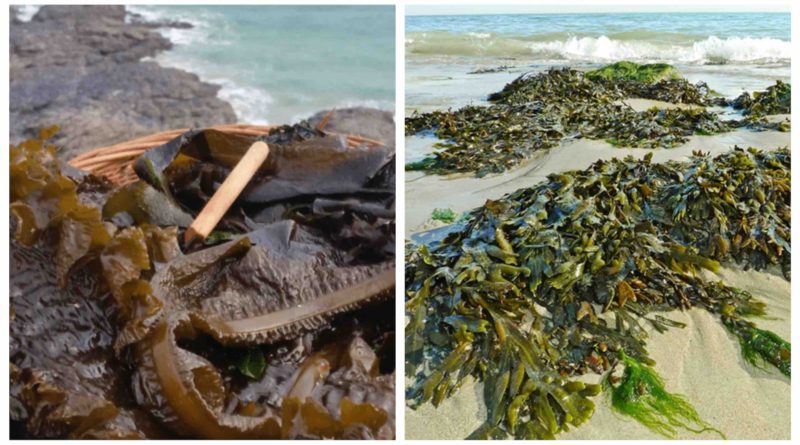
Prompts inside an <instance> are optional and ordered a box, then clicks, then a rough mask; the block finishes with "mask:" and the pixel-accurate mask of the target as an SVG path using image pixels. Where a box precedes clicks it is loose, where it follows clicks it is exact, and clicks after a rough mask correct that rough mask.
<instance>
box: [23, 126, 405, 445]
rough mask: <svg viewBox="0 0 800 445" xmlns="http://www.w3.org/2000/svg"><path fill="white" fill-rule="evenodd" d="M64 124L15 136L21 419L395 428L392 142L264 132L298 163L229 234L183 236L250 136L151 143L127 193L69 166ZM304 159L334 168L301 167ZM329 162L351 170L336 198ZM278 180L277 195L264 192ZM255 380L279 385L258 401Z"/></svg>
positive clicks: (244, 427)
mask: <svg viewBox="0 0 800 445" xmlns="http://www.w3.org/2000/svg"><path fill="white" fill-rule="evenodd" d="M55 131H56V129H45V130H43V131H42V132H41V138H40V139H36V140H31V141H26V142H24V143H22V144H20V145H18V146H12V147H11V156H10V157H11V176H12V178H13V180H12V184H11V197H12V201H11V213H12V216H13V217H12V221H11V223H12V224H11V226H12V231H13V234H14V237H13V239H12V243H11V254H12V260H13V261H12V264H13V267H14V268H15V270H16V271H17V274H16V275H15V276H12V278H11V289H12V292H11V294H12V295H13V298H12V300H11V311H12V313H17V314H18V316H17V318H16V319H12V320H11V336H12V346H11V349H12V358H11V361H12V374H11V386H12V404H13V406H14V410H15V412H14V414H13V415H12V423H14V425H15V428H17V429H18V430H20V431H22V432H23V434H24V435H26V436H31V437H36V438H43V437H45V438H64V437H71V438H160V437H169V436H170V435H173V436H175V435H177V436H181V437H206V438H241V437H246V438H296V437H304V438H310V437H319V438H322V437H325V438H334V437H336V438H383V439H388V438H391V437H393V436H394V420H393V414H394V411H393V410H394V391H393V384H392V381H393V379H394V375H393V369H392V367H393V364H392V361H390V360H386V361H385V362H384V363H385V365H384V366H383V367H382V366H381V360H382V359H383V358H385V357H386V356H387V354H392V351H391V350H390V349H388V350H387V346H386V338H387V335H389V334H390V332H392V331H393V329H394V324H393V320H394V317H393V316H390V315H391V312H390V309H389V305H386V304H384V302H385V301H386V300H387V299H389V298H390V297H391V295H392V294H393V288H394V266H393V264H394V263H393V260H394V251H393V249H394V175H393V173H392V171H393V169H394V168H393V167H394V157H393V155H392V154H391V153H389V152H387V151H386V150H385V149H378V150H376V152H374V153H369V152H368V150H367V149H366V148H365V147H363V146H360V147H352V148H350V149H349V150H350V151H349V152H345V151H344V150H342V149H341V147H340V144H341V143H342V141H341V140H340V139H341V138H338V137H333V136H331V137H329V138H328V139H325V138H327V136H324V135H321V134H319V132H316V131H313V130H309V129H307V128H306V127H305V126H302V125H301V126H297V127H285V128H279V129H277V130H276V131H274V132H273V133H271V134H270V135H269V136H267V138H268V139H269V140H270V141H271V143H272V144H274V145H275V147H276V153H277V154H278V155H280V154H281V153H283V155H285V156H278V155H276V157H278V158H280V160H281V166H282V167H283V169H280V168H278V169H273V170H269V171H268V172H266V173H264V175H263V176H259V177H258V178H257V179H256V182H257V183H255V184H252V187H251V189H250V190H251V191H253V194H252V195H248V198H247V199H242V200H239V201H237V202H236V203H235V205H234V207H233V208H232V211H231V212H230V213H229V214H228V215H227V216H226V219H225V221H223V224H222V227H220V228H219V230H217V231H216V233H215V234H214V237H212V238H213V239H211V240H207V241H208V242H207V243H201V244H197V245H188V246H187V245H181V244H180V243H179V239H180V238H182V237H180V236H179V232H180V230H182V227H185V225H186V223H187V222H191V220H192V219H193V218H194V216H193V215H195V214H196V212H197V211H198V207H199V206H200V205H202V204H203V202H204V199H207V197H208V196H209V193H213V190H214V186H215V182H216V181H217V180H218V179H219V177H220V176H219V175H220V174H224V173H226V172H227V170H228V169H229V168H230V165H231V163H235V162H236V160H237V158H236V156H237V154H239V155H240V154H241V153H243V151H244V149H246V148H247V146H248V144H249V143H251V142H252V141H251V140H250V139H247V138H239V137H235V136H230V137H229V136H228V135H224V134H221V133H219V132H214V131H213V130H210V131H208V132H205V131H191V132H189V133H187V134H185V135H182V136H180V137H178V138H177V139H175V140H174V141H171V142H170V143H168V144H166V145H165V146H163V147H160V148H156V149H154V150H151V151H149V152H148V154H149V156H146V157H145V158H146V159H145V160H143V161H142V162H141V163H139V165H138V167H139V168H138V171H139V174H141V175H142V176H141V178H142V180H141V181H138V182H136V183H133V184H131V185H130V186H127V187H124V188H122V189H117V190H114V189H113V188H112V187H111V185H110V183H108V182H107V181H103V180H102V179H98V178H95V177H93V176H91V175H84V174H81V173H79V172H72V171H71V172H65V171H62V170H61V169H60V165H59V162H58V160H57V157H56V154H55V152H56V149H55V147H54V146H53V145H51V144H48V143H47V142H46V139H47V138H48V137H50V136H52V134H53V133H54V132H55ZM319 139H324V140H322V141H320V140H319ZM209 141H213V142H211V143H210V145H209ZM303 143H305V145H303ZM187 144H188V146H187ZM192 144H195V145H192ZM281 144H284V146H283V148H281ZM192 147H194V148H192ZM325 147H328V148H329V150H328V151H326V149H325ZM184 149H185V150H184ZM193 149H197V150H199V151H196V152H192V151H191V150H193ZM315 149H319V151H318V152H317V153H311V152H312V151H313V150H315ZM182 150H184V151H182ZM203 150H205V151H203ZM290 152H291V155H288V154H287V153H290ZM304 153H306V154H309V155H310V156H309V158H310V159H311V160H310V161H309V162H310V165H313V166H314V169H316V170H314V169H312V170H313V171H316V172H317V173H319V174H317V175H311V176H309V177H308V178H300V177H298V174H297V173H298V171H297V170H298V168H299V164H298V162H299V159H300V158H302V155H303V154H304ZM190 154H192V155H194V156H196V157H194V156H190ZM273 167H274V166H269V165H268V166H266V167H265V168H267V169H269V168H273ZM278 170H281V171H278ZM326 172H328V173H329V172H339V173H342V174H344V175H345V176H347V180H346V181H344V182H343V183H342V184H338V185H336V184H332V183H330V184H329V185H331V187H330V189H329V190H328V191H329V192H330V193H325V192H323V191H322V190H321V188H324V187H325V184H326V182H325V181H329V180H330V178H328V179H326V177H325V174H327V173H326ZM68 175H69V176H68ZM292 175H294V176H293V178H294V179H293V180H294V182H293V183H294V184H295V185H296V186H297V187H295V188H292V187H291V186H289V185H287V184H289V183H292V181H293V180H292V179H291V177H292ZM312 176H313V177H312ZM319 181H322V182H319ZM263 182H271V183H272V185H273V186H274V187H273V190H272V191H271V192H270V193H273V194H272V195H270V194H269V193H267V194H266V195H264V194H258V193H256V192H258V191H259V187H258V185H259V184H260V183H263ZM276 184H278V185H276ZM281 184H282V185H281ZM337 187H338V188H337ZM281 190H282V191H281ZM265 215H266V216H265ZM267 219H269V221H266V220H267ZM43 305H46V306H43ZM376 307H378V308H379V309H376ZM389 336H390V335H389ZM291 342H295V345H294V348H293V349H289V350H287V344H290V343H291ZM373 348H376V349H377V348H381V349H382V350H383V351H385V352H381V357H380V358H379V357H378V355H377V354H376V352H375V350H373ZM267 354H268V355H267ZM267 357H269V359H267ZM317 365H318V366H317ZM276 373H278V377H280V381H279V382H278V381H276ZM280 373H284V374H286V373H288V375H283V374H280ZM314 376H316V378H313V377H314ZM286 382H290V383H286ZM291 382H293V383H291ZM259 385H260V386H259ZM254 386H255V387H254ZM247 391H250V393H247ZM253 392H260V393H262V394H263V395H264V397H262V398H259V397H255V398H250V399H248V400H245V399H247V398H248V397H251V396H252V394H253ZM321 425H322V426H324V427H321Z"/></svg>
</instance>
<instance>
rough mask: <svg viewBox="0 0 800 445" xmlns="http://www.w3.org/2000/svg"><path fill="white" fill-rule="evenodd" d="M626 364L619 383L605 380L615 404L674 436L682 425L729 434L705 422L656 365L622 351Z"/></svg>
mask: <svg viewBox="0 0 800 445" xmlns="http://www.w3.org/2000/svg"><path fill="white" fill-rule="evenodd" d="M620 357H621V364H622V366H623V367H624V368H625V369H624V371H623V375H622V377H621V379H620V380H619V382H618V383H616V384H613V383H611V379H610V378H606V379H605V380H604V383H603V384H604V386H605V387H606V388H607V390H608V393H609V396H610V401H611V407H612V408H613V409H614V410H615V411H616V412H618V413H621V414H624V415H626V416H629V417H631V418H633V419H634V420H636V421H637V422H639V423H641V424H642V425H644V426H646V427H647V428H648V429H649V430H651V431H653V432H655V433H657V434H660V435H662V436H664V437H667V438H670V439H674V438H675V435H676V434H677V432H678V429H684V430H687V431H691V432H694V433H700V432H704V431H713V432H715V433H717V434H719V435H720V436H721V437H722V438H723V439H724V438H725V435H724V434H722V432H720V431H719V430H717V429H715V428H712V427H711V426H710V425H709V424H708V423H707V422H705V421H704V420H703V419H702V418H701V417H700V415H699V414H698V413H697V410H696V409H695V408H694V407H693V406H692V404H691V403H690V402H689V401H688V400H687V399H686V397H685V396H683V395H681V394H674V393H670V392H668V391H667V390H666V388H665V384H664V380H663V379H662V378H661V376H659V375H658V373H656V371H655V369H653V368H652V367H651V366H648V365H646V364H644V363H641V362H639V361H637V360H636V359H634V358H632V357H629V356H627V355H625V352H624V351H620Z"/></svg>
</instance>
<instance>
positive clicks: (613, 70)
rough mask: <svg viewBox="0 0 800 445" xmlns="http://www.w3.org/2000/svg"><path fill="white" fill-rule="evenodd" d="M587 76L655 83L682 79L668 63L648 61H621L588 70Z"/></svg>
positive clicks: (595, 78)
mask: <svg viewBox="0 0 800 445" xmlns="http://www.w3.org/2000/svg"><path fill="white" fill-rule="evenodd" d="M586 77H587V78H589V79H592V80H601V79H602V80H632V81H636V82H644V83H653V82H657V81H659V80H672V79H680V77H681V76H680V74H679V73H678V70H677V69H676V68H675V67H674V66H672V65H669V64H667V63H648V64H644V65H639V64H637V63H634V62H629V61H625V60H623V61H620V62H617V63H612V64H611V65H606V66H604V67H602V68H598V69H596V70H592V71H587V72H586Z"/></svg>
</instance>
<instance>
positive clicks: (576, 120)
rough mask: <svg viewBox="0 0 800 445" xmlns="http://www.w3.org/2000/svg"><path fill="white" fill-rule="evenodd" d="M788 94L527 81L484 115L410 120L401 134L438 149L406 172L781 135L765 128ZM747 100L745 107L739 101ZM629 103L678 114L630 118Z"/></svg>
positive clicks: (556, 77) (480, 109)
mask: <svg viewBox="0 0 800 445" xmlns="http://www.w3.org/2000/svg"><path fill="white" fill-rule="evenodd" d="M790 92H791V89H790V86H789V85H788V84H784V83H780V82H779V83H778V84H776V85H775V86H773V87H770V89H768V90H767V91H765V92H760V93H755V95H754V97H750V96H749V95H747V94H746V93H745V95H743V96H742V97H740V98H738V99H736V100H735V101H731V102H729V101H726V100H725V99H722V98H719V97H716V96H714V94H713V92H711V91H710V90H709V88H708V86H707V85H706V84H705V83H702V82H701V83H698V84H697V85H693V84H691V83H689V82H688V81H687V80H686V79H683V78H680V77H679V75H678V73H677V71H676V70H675V68H673V67H672V66H670V65H666V64H649V65H637V64H635V63H632V62H618V63H615V64H613V65H609V66H606V67H603V68H600V69H598V70H595V71H589V72H586V73H584V72H581V71H578V70H575V69H571V68H560V69H555V68H554V69H550V70H549V71H546V72H543V73H539V74H524V75H522V76H520V77H518V78H517V79H515V80H514V81H512V82H511V83H509V84H507V85H506V86H505V87H504V88H503V89H502V90H501V91H499V92H497V93H493V94H491V95H490V96H489V98H488V100H489V101H490V102H491V103H492V104H491V105H489V106H472V105H470V106H466V107H463V108H460V109H458V110H448V111H433V112H430V113H423V114H416V113H415V114H413V115H412V116H411V117H408V118H406V122H405V133H406V135H414V134H417V133H419V132H421V131H425V130H432V131H433V132H434V134H435V135H436V136H437V137H438V138H439V139H442V141H441V142H438V143H436V145H435V146H436V147H437V148H439V150H438V151H437V152H435V153H434V154H433V155H431V156H428V157H427V158H425V159H423V160H421V161H418V162H413V163H410V164H407V165H406V169H407V170H424V171H429V172H432V173H436V174H447V173H454V172H474V173H475V174H476V175H477V176H479V177H480V176H483V175H486V174H488V173H500V172H503V171H505V170H507V169H510V168H512V167H514V166H515V165H517V164H519V163H520V162H522V161H523V160H525V159H527V158H529V157H530V156H531V155H532V154H533V153H534V152H536V151H538V150H546V149H549V148H552V147H554V146H556V145H558V144H559V143H561V142H562V141H563V140H565V139H569V138H581V137H583V138H590V139H602V140H606V141H608V142H609V143H611V144H613V145H616V146H622V147H640V148H657V147H665V148H668V147H674V146H676V145H679V144H682V143H684V142H686V141H687V138H688V137H689V136H691V135H695V134H696V135H710V134H717V133H722V132H727V131H730V130H732V129H735V128H740V127H749V128H754V129H768V128H775V129H778V130H781V131H787V130H788V122H786V121H783V122H769V121H768V120H766V119H765V117H764V116H765V115H766V114H775V113H781V112H782V113H788V112H789V105H790V104H789V101H790ZM745 96H746V97H745ZM628 98H642V99H652V100H658V101H663V102H670V103H673V104H683V105H685V106H682V107H679V108H670V109H658V108H651V109H648V110H645V111H636V110H634V109H633V108H632V107H631V106H629V105H628V104H626V103H624V100H625V99H628ZM712 105H715V106H733V107H734V108H737V109H743V110H744V113H745V115H746V116H745V118H743V119H741V120H722V119H720V117H719V115H718V114H717V113H715V112H713V111H711V110H709V109H707V107H708V106H712Z"/></svg>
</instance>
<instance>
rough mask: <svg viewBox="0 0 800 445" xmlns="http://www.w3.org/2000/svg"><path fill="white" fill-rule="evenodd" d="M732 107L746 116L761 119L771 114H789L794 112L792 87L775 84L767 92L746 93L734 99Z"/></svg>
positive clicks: (784, 84)
mask: <svg viewBox="0 0 800 445" xmlns="http://www.w3.org/2000/svg"><path fill="white" fill-rule="evenodd" d="M730 105H731V106H732V107H733V108H735V109H737V110H742V111H743V113H744V114H745V115H746V116H753V117H760V116H765V115H769V114H788V113H791V111H792V85H791V84H788V83H784V82H781V81H780V80H778V81H776V82H775V85H772V86H769V87H767V89H766V90H765V91H756V92H753V95H752V96H751V95H750V93H747V92H744V93H742V94H741V95H740V96H739V97H737V98H736V99H734V100H733V101H732V102H731V103H730Z"/></svg>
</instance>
